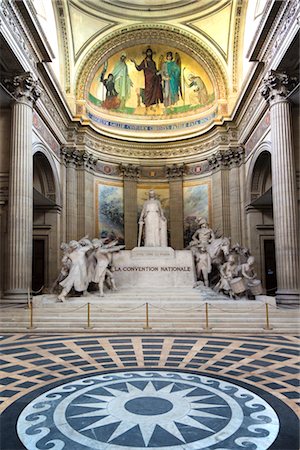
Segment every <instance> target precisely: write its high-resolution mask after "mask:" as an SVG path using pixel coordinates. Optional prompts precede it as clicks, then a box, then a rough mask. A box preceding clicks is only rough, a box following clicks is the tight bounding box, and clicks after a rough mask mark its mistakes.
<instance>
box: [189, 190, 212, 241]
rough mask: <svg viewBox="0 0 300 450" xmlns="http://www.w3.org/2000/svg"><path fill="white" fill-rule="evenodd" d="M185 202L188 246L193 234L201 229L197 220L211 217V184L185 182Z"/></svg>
mask: <svg viewBox="0 0 300 450" xmlns="http://www.w3.org/2000/svg"><path fill="white" fill-rule="evenodd" d="M183 202H184V244H185V246H187V245H188V243H189V242H190V240H191V238H192V236H193V234H194V233H195V231H196V230H197V228H199V226H198V224H197V219H199V218H200V217H206V218H207V219H208V221H210V215H211V185H210V182H208V181H205V182H199V181H198V182H185V183H184V184H183Z"/></svg>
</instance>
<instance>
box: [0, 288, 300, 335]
mask: <svg viewBox="0 0 300 450" xmlns="http://www.w3.org/2000/svg"><path fill="white" fill-rule="evenodd" d="M140 291H142V289H141V288H140ZM266 303H268V306H267V307H266ZM0 327H1V332H28V331H30V330H32V331H34V332H43V333H44V332H51V333H57V332H69V333H70V332H76V333H78V332H84V331H91V332H97V333H99V332H103V333H124V332H126V333H140V332H154V333H160V332H161V333H172V332H174V333H178V332H180V333H195V332H196V333H197V332H201V333H202V332H209V333H285V334H287V333H298V332H299V315H298V310H297V309H284V308H280V309H279V308H277V307H276V304H275V299H274V298H273V297H266V296H258V297H257V298H256V300H246V299H240V300H230V299H229V298H228V297H225V296H223V295H221V294H217V293H215V292H214V291H212V290H211V289H208V288H205V287H203V286H201V287H200V288H196V289H192V288H186V287H184V288H165V289H162V288H152V289H149V288H148V289H144V291H143V292H135V291H134V290H133V289H132V288H131V289H127V290H126V289H123V290H122V291H117V292H107V293H106V294H105V297H99V295H97V294H96V293H95V294H91V295H89V296H88V297H70V298H67V300H66V301H65V302H64V303H57V301H56V296H54V295H49V294H45V295H39V296H36V297H33V301H32V309H31V308H28V306H27V305H19V306H11V305H5V304H3V303H2V308H1V319H0Z"/></svg>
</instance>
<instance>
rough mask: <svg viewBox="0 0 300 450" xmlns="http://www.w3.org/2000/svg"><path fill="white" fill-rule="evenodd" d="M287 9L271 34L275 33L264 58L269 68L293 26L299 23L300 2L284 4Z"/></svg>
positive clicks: (274, 25)
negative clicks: (294, 23)
mask: <svg viewBox="0 0 300 450" xmlns="http://www.w3.org/2000/svg"><path fill="white" fill-rule="evenodd" d="M283 7H284V8H285V10H284V12H283V14H282V15H281V17H280V19H279V20H278V22H277V23H275V24H274V23H273V26H272V29H271V32H272V33H273V36H272V39H271V41H270V44H269V46H268V48H267V51H266V54H265V56H264V61H265V64H266V66H267V67H268V66H269V65H270V64H271V62H272V60H273V59H274V57H275V55H276V54H277V53H278V51H279V48H280V47H281V46H282V45H283V43H284V41H285V37H286V35H287V34H288V32H289V30H290V27H291V24H292V23H293V22H294V21H295V22H297V21H298V17H299V10H300V4H299V1H298V0H289V1H287V2H284V3H283Z"/></svg>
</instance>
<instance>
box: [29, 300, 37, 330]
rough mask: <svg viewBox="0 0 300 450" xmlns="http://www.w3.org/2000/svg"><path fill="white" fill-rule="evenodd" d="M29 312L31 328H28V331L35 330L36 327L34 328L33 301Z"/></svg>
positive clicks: (30, 303)
mask: <svg viewBox="0 0 300 450" xmlns="http://www.w3.org/2000/svg"><path fill="white" fill-rule="evenodd" d="M28 311H29V326H28V327H27V330H33V329H34V328H36V327H34V326H33V306H32V302H31V301H29V302H28Z"/></svg>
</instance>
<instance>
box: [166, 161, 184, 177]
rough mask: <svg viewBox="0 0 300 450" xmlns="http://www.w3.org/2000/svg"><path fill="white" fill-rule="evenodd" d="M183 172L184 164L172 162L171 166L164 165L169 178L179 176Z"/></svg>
mask: <svg viewBox="0 0 300 450" xmlns="http://www.w3.org/2000/svg"><path fill="white" fill-rule="evenodd" d="M184 173H185V165H184V164H181V165H177V164H173V165H172V166H169V167H166V175H167V177H168V178H169V179H172V178H173V179H174V178H181V177H182V176H183V175H184Z"/></svg>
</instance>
